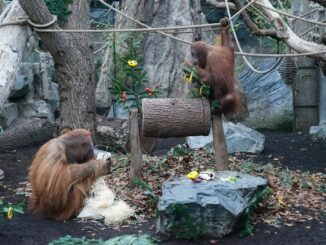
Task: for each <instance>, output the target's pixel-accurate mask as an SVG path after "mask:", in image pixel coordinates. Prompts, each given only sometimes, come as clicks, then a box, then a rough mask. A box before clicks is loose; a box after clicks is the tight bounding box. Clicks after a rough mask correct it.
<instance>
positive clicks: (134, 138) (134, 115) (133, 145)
mask: <svg viewBox="0 0 326 245" xmlns="http://www.w3.org/2000/svg"><path fill="white" fill-rule="evenodd" d="M129 118H130V153H131V168H130V179H131V180H132V179H135V178H141V170H142V150H141V146H140V140H139V126H138V109H131V110H130V114H129Z"/></svg>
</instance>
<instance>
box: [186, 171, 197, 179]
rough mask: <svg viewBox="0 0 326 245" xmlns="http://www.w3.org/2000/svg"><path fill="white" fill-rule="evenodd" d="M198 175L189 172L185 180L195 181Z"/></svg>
mask: <svg viewBox="0 0 326 245" xmlns="http://www.w3.org/2000/svg"><path fill="white" fill-rule="evenodd" d="M198 175H199V173H198V172H197V171H191V172H190V173H189V174H187V178H189V179H197V178H198Z"/></svg>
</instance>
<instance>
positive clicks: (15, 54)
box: [0, 0, 28, 111]
mask: <svg viewBox="0 0 326 245" xmlns="http://www.w3.org/2000/svg"><path fill="white" fill-rule="evenodd" d="M23 16H25V13H24V11H23V10H22V8H21V7H20V5H19V2H18V0H14V1H13V2H12V3H11V6H10V7H8V9H6V11H5V12H3V13H2V15H1V16H0V24H5V23H8V22H16V20H17V18H19V17H23ZM0 37H1V38H0V111H1V110H2V109H3V106H4V104H5V102H6V101H7V99H8V96H9V94H10V89H11V87H12V86H13V84H14V82H15V80H16V76H17V73H18V70H19V64H20V62H21V59H22V56H23V51H24V49H25V47H26V43H27V39H28V31H27V28H26V26H22V25H19V24H18V25H3V26H0Z"/></svg>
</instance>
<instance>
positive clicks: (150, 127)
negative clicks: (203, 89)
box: [142, 98, 211, 138]
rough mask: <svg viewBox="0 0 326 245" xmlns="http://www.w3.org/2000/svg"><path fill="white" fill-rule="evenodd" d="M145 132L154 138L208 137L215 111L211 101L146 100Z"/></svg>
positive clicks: (144, 105)
mask: <svg viewBox="0 0 326 245" xmlns="http://www.w3.org/2000/svg"><path fill="white" fill-rule="evenodd" d="M142 111H143V112H142V133H143V136H152V137H161V138H169V137H173V138H175V137H185V136H197V135H208V134H209V130H210V127H211V111H210V106H209V102H208V100H207V99H200V98H198V99H181V98H165V99H143V100H142Z"/></svg>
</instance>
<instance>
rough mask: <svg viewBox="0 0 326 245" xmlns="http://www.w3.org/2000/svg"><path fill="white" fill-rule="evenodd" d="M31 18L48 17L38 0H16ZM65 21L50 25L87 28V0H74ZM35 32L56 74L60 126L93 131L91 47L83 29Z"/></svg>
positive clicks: (43, 19) (41, 19) (45, 19)
mask: <svg viewBox="0 0 326 245" xmlns="http://www.w3.org/2000/svg"><path fill="white" fill-rule="evenodd" d="M19 2H20V4H21V6H22V8H23V9H24V10H25V12H26V13H27V15H28V16H29V18H30V19H31V21H33V22H35V23H39V24H44V23H48V22H50V21H51V20H52V18H53V17H52V15H51V14H50V12H49V10H48V8H47V6H46V5H45V3H44V1H42V0H19ZM69 8H70V10H71V14H70V15H69V17H68V21H67V22H65V23H60V26H59V24H58V23H54V24H53V25H52V26H51V28H53V29H60V28H63V29H68V28H69V29H90V20H89V1H88V0H74V1H73V3H72V4H71V5H70V6H69ZM39 36H40V37H41V39H42V41H43V42H44V45H45V47H46V48H47V49H48V51H49V52H50V53H51V55H52V57H53V59H54V63H55V67H56V69H57V74H58V82H59V91H60V107H61V108H60V126H61V127H71V128H86V129H89V130H90V131H91V132H92V134H93V135H95V79H94V72H93V50H92V47H91V44H90V36H89V34H87V33H65V32H56V33H44V32H40V33H39Z"/></svg>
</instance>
